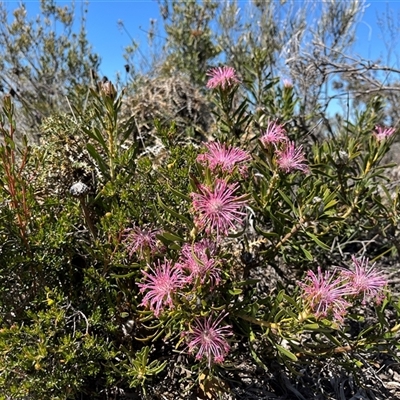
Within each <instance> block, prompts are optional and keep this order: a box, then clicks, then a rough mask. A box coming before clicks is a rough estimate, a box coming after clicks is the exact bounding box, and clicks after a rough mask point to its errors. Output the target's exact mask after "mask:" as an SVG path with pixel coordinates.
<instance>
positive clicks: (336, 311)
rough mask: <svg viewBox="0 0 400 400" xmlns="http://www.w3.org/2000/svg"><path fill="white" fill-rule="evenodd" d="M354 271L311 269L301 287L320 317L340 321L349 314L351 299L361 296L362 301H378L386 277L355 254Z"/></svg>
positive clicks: (380, 299) (303, 296)
mask: <svg viewBox="0 0 400 400" xmlns="http://www.w3.org/2000/svg"><path fill="white" fill-rule="evenodd" d="M352 260H353V266H354V270H344V269H337V270H334V271H332V272H328V271H327V272H324V273H323V272H322V271H321V268H318V272H317V273H316V274H315V273H314V272H313V271H308V273H307V276H306V278H305V281H304V282H299V285H300V287H301V288H302V295H301V297H302V299H303V301H304V302H305V304H306V305H307V306H308V307H309V309H310V310H311V312H312V313H313V314H314V315H315V316H316V317H317V318H326V317H328V316H333V317H334V319H335V320H337V321H338V322H339V323H341V322H343V319H344V317H345V315H346V313H347V310H348V308H349V307H350V306H351V304H352V303H351V302H352V301H354V300H356V299H357V298H361V300H362V304H366V302H367V301H372V302H374V303H376V304H379V303H380V302H381V301H382V300H383V298H384V296H385V294H384V293H385V292H384V288H385V286H386V285H387V280H386V278H385V277H384V276H383V274H382V273H381V272H379V271H376V270H375V269H374V266H371V267H368V260H367V259H366V258H360V259H357V258H355V257H352Z"/></svg>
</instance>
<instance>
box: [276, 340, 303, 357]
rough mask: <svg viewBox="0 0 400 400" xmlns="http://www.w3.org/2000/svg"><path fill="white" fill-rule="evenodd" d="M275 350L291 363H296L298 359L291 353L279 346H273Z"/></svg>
mask: <svg viewBox="0 0 400 400" xmlns="http://www.w3.org/2000/svg"><path fill="white" fill-rule="evenodd" d="M275 347H276V349H277V350H278V351H279V353H281V354H282V355H283V356H285V357H287V358H289V359H290V360H292V361H297V360H298V358H297V357H296V355H295V354H293V353H292V352H291V351H289V350H287V349H285V348H284V347H282V346H279V344H275Z"/></svg>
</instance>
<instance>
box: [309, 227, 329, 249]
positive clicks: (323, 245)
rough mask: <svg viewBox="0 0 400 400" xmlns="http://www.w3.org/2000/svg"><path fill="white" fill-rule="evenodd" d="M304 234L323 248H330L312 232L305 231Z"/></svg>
mask: <svg viewBox="0 0 400 400" xmlns="http://www.w3.org/2000/svg"><path fill="white" fill-rule="evenodd" d="M306 234H307V235H308V236H309V237H310V238H311V239H312V240H313V241H314V242H315V243H316V244H317V245H318V246H319V247H321V248H322V249H324V250H330V249H331V248H330V247H329V246H328V245H326V244H325V243H324V242H322V241H321V240H319V239H318V237H317V236H315V235H314V234H313V233H311V232H308V231H306Z"/></svg>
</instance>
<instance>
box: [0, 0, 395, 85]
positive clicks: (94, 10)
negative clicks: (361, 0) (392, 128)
mask: <svg viewBox="0 0 400 400" xmlns="http://www.w3.org/2000/svg"><path fill="white" fill-rule="evenodd" d="M342 1H345V0H342ZM247 2H248V0H245V1H243V3H244V4H245V3H247ZM6 3H8V6H9V9H10V10H12V9H13V8H14V7H16V6H17V4H18V3H19V2H17V1H6ZM25 3H26V4H27V8H28V12H29V15H30V16H35V15H36V14H37V13H38V10H39V1H32V0H31V1H25ZM68 3H70V2H69V1H57V4H59V5H63V4H68ZM80 3H81V2H80V1H78V0H76V5H77V9H79V8H80V6H79V4H80ZM367 4H368V8H367V9H366V13H365V15H364V18H363V22H361V23H359V25H358V29H357V37H358V41H357V45H356V47H355V51H356V52H357V53H359V54H361V55H362V56H364V57H366V58H373V59H375V58H377V57H379V56H380V55H382V54H384V47H383V43H382V38H381V33H380V29H379V27H378V26H377V24H376V16H377V13H379V12H384V11H385V10H386V7H387V6H389V7H390V9H391V10H392V12H391V15H392V16H393V17H394V19H395V20H396V18H398V19H399V21H400V1H378V0H372V1H367ZM151 18H153V19H156V20H158V21H159V23H160V25H162V21H161V16H160V14H159V7H158V3H157V1H156V0H129V1H118V0H113V1H110V0H109V1H100V0H92V1H90V2H89V12H88V14H87V31H88V39H89V42H90V43H91V44H92V46H93V48H94V51H95V52H97V53H98V54H99V55H100V57H101V58H102V64H101V66H100V72H101V74H104V75H107V76H108V77H109V78H110V79H113V78H114V77H115V74H116V72H117V71H119V72H121V73H123V72H124V64H125V61H124V59H123V53H124V47H125V46H127V45H129V44H130V42H131V41H130V38H129V36H128V35H127V33H126V32H125V31H123V30H122V29H121V28H120V27H118V20H122V21H123V22H124V25H125V26H126V28H127V30H128V31H129V34H130V35H131V37H133V39H135V40H136V41H138V42H139V43H141V44H142V46H143V47H142V49H143V50H144V51H145V48H146V44H147V35H146V30H147V29H148V27H149V24H150V19H151ZM397 36H398V37H399V38H400V32H398V35H397ZM398 47H399V50H400V43H399V46H398ZM385 61H386V60H385Z"/></svg>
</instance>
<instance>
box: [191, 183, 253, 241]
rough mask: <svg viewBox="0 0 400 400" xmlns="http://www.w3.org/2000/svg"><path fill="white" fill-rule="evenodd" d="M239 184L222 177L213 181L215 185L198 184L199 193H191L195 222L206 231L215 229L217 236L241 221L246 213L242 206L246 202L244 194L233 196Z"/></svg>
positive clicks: (226, 232)
mask: <svg viewBox="0 0 400 400" xmlns="http://www.w3.org/2000/svg"><path fill="white" fill-rule="evenodd" d="M238 187H239V184H238V183H234V184H228V183H227V182H226V181H224V180H223V179H217V180H216V181H215V187H214V188H213V189H212V188H209V187H207V186H205V185H199V190H200V193H191V194H190V195H191V197H192V201H193V209H194V211H195V213H196V214H197V215H196V216H195V223H196V225H197V226H198V227H199V228H201V229H202V228H205V230H206V232H207V233H210V232H212V231H216V233H217V236H219V235H220V234H225V235H227V234H228V231H229V229H230V228H234V227H235V222H237V223H239V224H240V223H242V221H243V217H244V216H245V215H246V214H245V213H244V212H242V211H241V210H242V208H243V207H244V206H245V205H246V204H247V201H246V197H247V196H246V195H243V196H234V193H235V191H236V190H237V189H238Z"/></svg>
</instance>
